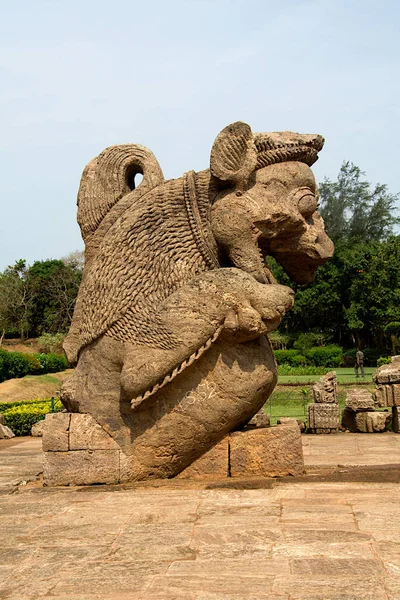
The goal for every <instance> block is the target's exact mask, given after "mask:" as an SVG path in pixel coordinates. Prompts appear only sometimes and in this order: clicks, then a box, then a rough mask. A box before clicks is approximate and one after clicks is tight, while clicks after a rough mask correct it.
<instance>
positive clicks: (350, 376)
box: [278, 367, 376, 385]
mask: <svg viewBox="0 0 400 600" xmlns="http://www.w3.org/2000/svg"><path fill="white" fill-rule="evenodd" d="M332 371H336V373H337V378H338V383H343V384H352V383H354V384H355V383H363V382H364V381H365V383H366V384H367V385H368V384H370V383H372V374H373V372H374V371H376V367H365V379H364V380H363V379H362V378H361V377H359V378H358V379H356V376H355V373H354V369H353V368H351V367H348V368H339V369H332ZM320 377H321V375H280V376H279V378H278V385H282V384H285V383H304V384H307V383H315V382H316V381H318V379H319V378H320Z"/></svg>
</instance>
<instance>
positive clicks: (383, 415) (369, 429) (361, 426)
mask: <svg viewBox="0 0 400 600" xmlns="http://www.w3.org/2000/svg"><path fill="white" fill-rule="evenodd" d="M391 420H392V415H391V414H390V413H387V412H359V413H356V415H355V424H356V429H357V431H360V432H362V433H376V432H382V431H385V429H386V427H387V426H388V425H389V423H390V422H391Z"/></svg>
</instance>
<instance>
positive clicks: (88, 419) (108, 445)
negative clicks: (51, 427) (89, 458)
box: [69, 413, 120, 450]
mask: <svg viewBox="0 0 400 600" xmlns="http://www.w3.org/2000/svg"><path fill="white" fill-rule="evenodd" d="M69 449H70V450H119V449H120V448H119V446H118V444H117V442H116V441H115V440H114V439H113V438H112V437H111V436H110V435H109V434H108V433H107V432H106V431H105V430H104V429H103V428H102V427H101V425H99V424H98V423H97V422H96V421H95V420H94V418H93V417H92V416H91V415H87V414H80V413H72V414H71V422H70V426H69Z"/></svg>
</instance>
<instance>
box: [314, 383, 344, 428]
mask: <svg viewBox="0 0 400 600" xmlns="http://www.w3.org/2000/svg"><path fill="white" fill-rule="evenodd" d="M312 391H313V397H314V404H309V405H308V427H309V430H310V432H311V433H337V432H338V431H339V404H338V395H337V377H336V373H335V371H330V372H329V373H327V374H326V375H323V376H322V377H321V378H320V380H319V381H317V383H316V384H315V385H314V386H313V388H312Z"/></svg>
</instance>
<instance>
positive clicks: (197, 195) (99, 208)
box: [61, 122, 333, 480]
mask: <svg viewBox="0 0 400 600" xmlns="http://www.w3.org/2000/svg"><path fill="white" fill-rule="evenodd" d="M323 143H324V140H323V138H322V137H321V136H320V135H302V134H297V133H292V132H278V133H253V132H252V130H251V128H250V127H249V126H248V125H247V124H245V123H242V122H237V123H233V124H231V125H229V126H228V127H226V128H225V129H223V130H222V131H221V133H220V134H219V135H218V136H217V138H216V140H215V142H214V145H213V148H212V150H211V157H210V168H209V169H206V170H204V171H201V172H199V173H195V172H193V171H191V172H188V173H185V175H184V176H183V177H181V178H179V179H172V180H168V181H165V180H164V177H163V174H162V171H161V169H160V166H159V164H158V162H157V160H156V159H155V157H154V155H153V154H152V153H151V152H150V151H149V150H148V149H146V148H144V147H143V146H139V145H133V144H126V145H120V146H112V147H110V148H107V149H106V150H104V151H103V152H102V153H101V154H100V155H99V156H98V157H97V158H95V159H94V160H92V161H91V162H90V163H89V164H88V165H87V167H86V168H85V170H84V172H83V175H82V180H81V185H80V189H79V193H78V222H79V225H80V228H81V232H82V236H83V239H84V242H85V268H84V274H83V280H82V284H81V287H80V291H79V295H78V299H77V303H76V307H75V312H74V317H73V321H72V324H71V328H70V332H69V334H68V336H67V338H66V340H65V344H64V348H65V351H66V354H67V357H68V359H69V361H70V362H71V363H72V364H76V368H75V370H74V372H73V374H72V375H71V376H70V377H69V378H68V379H67V380H66V382H65V383H64V385H63V389H62V394H61V398H62V401H63V404H64V406H65V407H66V408H67V410H68V411H70V412H81V413H90V414H91V415H92V416H93V417H94V418H95V420H96V421H97V423H99V424H100V425H101V426H102V427H103V428H104V430H105V431H107V432H108V434H109V435H110V436H112V437H113V438H114V440H116V442H117V443H118V444H119V446H120V448H121V449H122V450H123V452H124V453H125V454H126V456H127V457H129V468H130V478H131V479H132V480H137V479H144V478H149V477H173V476H175V475H177V474H178V473H179V472H181V471H182V470H183V469H184V468H185V467H187V466H188V465H189V464H190V463H191V462H193V461H194V460H195V459H196V458H198V457H199V456H201V455H202V454H203V453H204V452H206V451H207V450H208V449H209V448H210V447H212V446H213V445H214V444H215V443H217V442H218V441H219V440H220V439H221V438H222V437H223V436H224V435H225V434H227V433H228V432H230V431H232V430H234V429H236V428H238V427H241V426H243V425H244V424H245V423H247V422H248V420H249V419H250V418H251V417H252V416H253V415H254V414H255V413H256V412H257V411H258V410H259V409H260V408H261V407H262V405H263V404H264V403H265V401H266V399H267V398H268V396H269V395H270V394H271V393H272V391H273V389H274V386H275V385H276V381H277V370H276V364H275V360H274V356H273V352H272V349H271V346H270V343H269V340H268V332H270V331H272V330H274V329H276V328H277V327H278V325H279V323H280V321H281V319H282V317H283V316H284V314H285V313H286V312H287V311H288V310H290V308H291V307H292V305H293V292H292V290H291V289H290V288H288V287H286V286H282V285H278V284H277V283H276V282H275V280H274V278H273V276H272V274H271V272H270V271H269V269H268V268H267V266H266V262H265V258H266V257H267V256H272V257H273V258H274V259H275V260H276V261H277V262H278V263H279V264H280V265H281V266H282V267H283V269H284V270H285V272H286V273H287V274H288V275H289V276H290V277H291V279H292V280H293V281H295V282H297V283H300V284H307V283H309V282H311V281H312V280H313V278H314V275H315V272H316V270H317V268H318V267H319V266H320V265H322V264H324V263H325V262H326V261H327V260H328V259H329V258H330V257H331V256H332V254H333V244H332V242H331V240H330V239H329V238H328V236H327V235H326V233H325V231H324V224H323V220H322V218H321V216H320V215H319V213H318V190H317V186H316V183H315V179H314V176H313V173H312V171H311V169H310V167H311V165H312V164H313V163H314V162H315V161H316V160H317V158H318V152H319V151H320V150H321V149H322V146H323ZM138 173H141V174H142V175H143V179H142V181H141V183H140V185H139V186H138V187H137V188H136V187H135V176H136V175H137V174H138Z"/></svg>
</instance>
